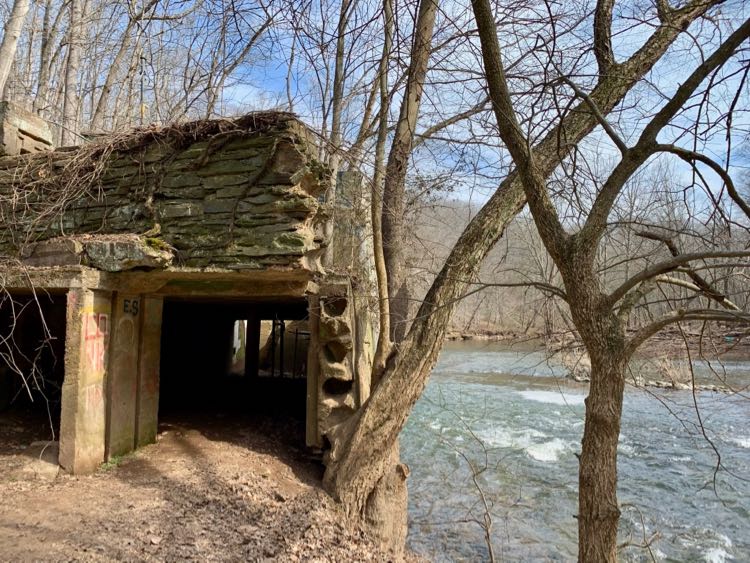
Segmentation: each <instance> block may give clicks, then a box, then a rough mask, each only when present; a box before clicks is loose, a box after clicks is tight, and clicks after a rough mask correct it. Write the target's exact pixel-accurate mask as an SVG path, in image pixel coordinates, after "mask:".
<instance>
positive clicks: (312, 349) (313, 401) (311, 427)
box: [305, 295, 323, 448]
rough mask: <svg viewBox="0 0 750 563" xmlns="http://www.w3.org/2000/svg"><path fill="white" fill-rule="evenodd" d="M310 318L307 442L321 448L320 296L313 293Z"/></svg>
mask: <svg viewBox="0 0 750 563" xmlns="http://www.w3.org/2000/svg"><path fill="white" fill-rule="evenodd" d="M308 314H309V318H310V344H309V347H308V349H307V411H306V417H305V442H306V444H307V446H308V447H311V448H312V447H315V448H321V447H323V440H322V438H321V436H320V430H319V429H318V387H319V383H318V380H319V376H320V363H319V361H318V352H319V348H320V337H319V332H320V298H319V297H318V296H317V295H311V296H310V297H309V298H308Z"/></svg>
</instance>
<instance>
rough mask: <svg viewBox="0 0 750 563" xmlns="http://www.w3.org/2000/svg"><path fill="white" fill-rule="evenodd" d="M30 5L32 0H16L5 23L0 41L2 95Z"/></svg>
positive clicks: (0, 89)
mask: <svg viewBox="0 0 750 563" xmlns="http://www.w3.org/2000/svg"><path fill="white" fill-rule="evenodd" d="M30 5H31V0H16V1H15V2H14V3H13V8H12V9H11V12H10V17H9V18H8V21H7V23H6V24H5V31H4V33H3V41H2V43H0V95H2V92H4V91H5V85H6V82H7V80H8V76H9V75H10V69H11V67H12V66H13V61H14V59H15V57H16V49H17V48H18V38H19V37H21V29H23V22H24V20H25V19H26V14H27V13H28V12H29V6H30Z"/></svg>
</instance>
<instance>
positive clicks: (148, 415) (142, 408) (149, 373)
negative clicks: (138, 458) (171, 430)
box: [135, 297, 164, 448]
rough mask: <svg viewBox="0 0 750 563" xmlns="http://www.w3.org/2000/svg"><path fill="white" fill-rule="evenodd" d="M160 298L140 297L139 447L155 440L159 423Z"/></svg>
mask: <svg viewBox="0 0 750 563" xmlns="http://www.w3.org/2000/svg"><path fill="white" fill-rule="evenodd" d="M163 307H164V301H163V299H162V298H161V297H144V298H143V299H142V300H141V342H140V358H139V362H138V397H137V400H136V421H135V422H136V424H135V428H136V436H135V438H136V442H135V447H137V448H140V447H141V446H145V445H146V444H153V443H154V442H156V431H157V427H158V424H159V369H160V363H161V362H160V359H161V319H162V309H163Z"/></svg>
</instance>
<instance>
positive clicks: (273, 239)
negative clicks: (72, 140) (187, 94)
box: [0, 113, 328, 271]
mask: <svg viewBox="0 0 750 563" xmlns="http://www.w3.org/2000/svg"><path fill="white" fill-rule="evenodd" d="M311 139H312V137H311V135H310V133H309V131H308V130H307V129H306V128H305V126H304V125H303V124H302V123H301V122H299V121H298V120H297V119H296V118H294V117H293V116H291V115H289V114H280V113H267V114H252V115H249V116H246V117H244V118H240V119H238V120H235V121H228V120H222V121H215V122H198V123H193V124H187V125H184V126H179V127H177V126H175V127H171V128H165V129H162V130H148V131H141V132H136V133H134V134H132V135H131V136H127V137H124V138H117V139H107V138H104V139H101V140H98V141H97V142H96V143H94V144H92V145H87V146H85V147H83V148H81V149H78V150H70V149H64V150H59V151H54V152H52V153H48V154H47V155H35V156H27V157H15V158H7V157H6V158H0V213H2V216H3V217H5V218H6V222H7V226H8V229H6V230H4V231H3V232H0V254H6V255H9V256H15V255H17V254H18V253H19V252H23V253H28V252H29V248H30V246H31V245H32V244H33V243H35V242H37V241H39V240H44V239H49V238H53V237H56V236H60V235H62V234H63V233H64V234H66V235H70V234H81V233H97V234H113V233H139V234H140V233H146V232H150V233H152V235H151V236H152V239H153V241H154V244H156V245H160V244H163V243H166V244H168V245H170V246H172V247H173V248H174V249H175V251H176V254H177V261H178V265H182V266H190V267H208V266H213V267H222V268H228V269H236V270H260V269H283V270H288V269H307V270H310V271H316V270H318V268H319V264H318V261H319V258H320V256H321V254H322V252H323V246H324V244H323V240H322V238H321V235H320V233H321V232H322V231H321V229H320V223H321V222H322V221H324V219H325V217H324V214H323V213H321V205H320V203H319V201H318V197H319V196H320V195H321V194H322V193H324V190H325V186H326V185H327V183H328V172H327V170H326V169H325V168H324V167H323V166H322V165H320V164H319V163H318V162H317V160H315V147H314V145H313V142H312V140H311ZM42 201H44V202H46V203H47V204H48V207H47V209H46V210H47V211H48V210H49V206H51V205H52V204H55V205H57V207H58V208H59V209H60V210H61V213H60V214H56V213H49V214H47V215H43V214H41V213H40V211H41V210H44V209H45V206H44V205H42V204H41V202H42Z"/></svg>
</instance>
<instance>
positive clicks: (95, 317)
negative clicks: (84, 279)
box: [60, 289, 112, 474]
mask: <svg viewBox="0 0 750 563" xmlns="http://www.w3.org/2000/svg"><path fill="white" fill-rule="evenodd" d="M111 307H112V297H111V293H110V292H106V291H93V290H88V289H71V290H70V291H69V292H68V297H67V314H66V321H67V330H66V335H65V379H64V381H63V386H62V412H61V418H60V465H61V466H62V467H63V469H65V470H67V471H69V472H71V473H76V474H78V473H90V472H93V471H95V470H96V469H97V467H99V465H100V464H101V463H102V462H103V461H104V451H105V434H106V418H107V411H106V385H105V383H106V372H107V359H108V358H107V356H108V350H109V334H110V325H111V323H110V319H111V313H112V311H111Z"/></svg>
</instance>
